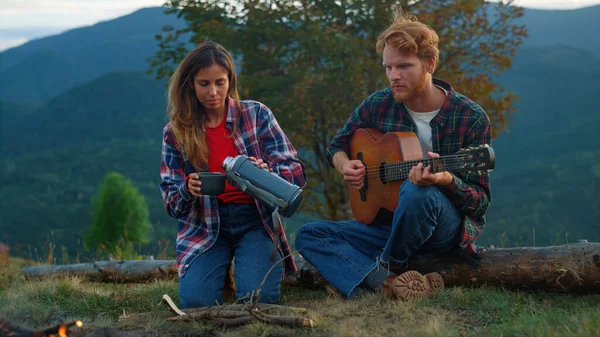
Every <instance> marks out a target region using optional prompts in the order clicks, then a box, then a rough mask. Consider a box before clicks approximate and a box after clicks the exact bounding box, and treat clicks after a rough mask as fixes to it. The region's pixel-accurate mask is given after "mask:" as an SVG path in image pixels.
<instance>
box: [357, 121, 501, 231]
mask: <svg viewBox="0 0 600 337" xmlns="http://www.w3.org/2000/svg"><path fill="white" fill-rule="evenodd" d="M350 159H356V160H360V161H362V162H363V164H364V165H365V167H366V172H365V178H364V186H363V187H362V188H361V189H360V190H358V189H356V188H353V187H349V188H348V189H349V198H350V207H351V208H352V213H353V214H354V218H355V219H356V220H357V221H358V222H360V223H363V224H371V223H372V222H373V220H375V218H376V217H378V215H380V212H382V211H383V212H384V213H388V214H389V213H390V212H391V213H393V212H394V210H395V209H396V207H397V205H398V193H399V192H400V186H401V185H402V182H403V181H404V180H405V179H406V178H408V173H409V172H410V169H411V168H412V167H413V166H415V165H417V164H418V163H420V162H422V163H423V167H426V166H431V167H432V171H433V172H434V173H437V172H443V171H448V172H470V173H479V174H483V173H484V172H486V171H487V172H489V171H491V170H493V169H494V165H495V156H494V151H493V150H492V148H491V147H490V146H488V145H481V146H477V147H470V148H466V149H461V150H460V151H458V152H457V153H456V154H453V155H448V156H440V157H439V158H423V153H422V152H421V144H420V143H419V139H418V138H417V135H416V134H414V133H412V132H388V133H386V134H383V133H382V132H380V131H377V130H376V129H358V130H356V131H355V132H354V133H353V134H352V137H351V139H350Z"/></svg>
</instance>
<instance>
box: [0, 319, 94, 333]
mask: <svg viewBox="0 0 600 337" xmlns="http://www.w3.org/2000/svg"><path fill="white" fill-rule="evenodd" d="M82 325H83V323H82V322H81V321H79V320H77V321H73V322H68V323H60V324H58V325H55V326H53V327H50V328H46V329H44V330H29V329H25V328H22V327H19V326H16V325H13V324H11V323H10V322H6V321H4V320H2V319H0V337H67V336H69V328H72V327H74V326H76V327H81V326H82Z"/></svg>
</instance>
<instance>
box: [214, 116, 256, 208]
mask: <svg viewBox="0 0 600 337" xmlns="http://www.w3.org/2000/svg"><path fill="white" fill-rule="evenodd" d="M226 117H227V115H225V116H223V120H222V121H221V123H219V125H218V126H216V127H214V128H209V127H205V128H204V129H205V131H206V142H207V144H208V171H210V172H221V173H225V171H223V168H222V167H221V165H222V164H223V160H225V158H226V157H235V156H237V155H239V152H238V150H237V148H236V147H235V144H234V142H233V138H231V137H230V135H231V133H230V132H229V130H227V129H226V128H225V121H226V120H227V118H226ZM217 200H219V202H221V203H234V204H253V203H254V198H252V197H251V196H250V195H249V194H247V193H244V192H242V191H241V190H240V189H239V188H237V187H234V186H231V185H229V182H225V191H224V192H223V193H221V194H219V195H217Z"/></svg>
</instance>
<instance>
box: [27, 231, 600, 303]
mask: <svg viewBox="0 0 600 337" xmlns="http://www.w3.org/2000/svg"><path fill="white" fill-rule="evenodd" d="M296 263H297V265H298V271H297V272H296V273H294V274H292V275H290V276H288V277H286V278H285V279H284V283H287V284H290V285H309V286H310V285H313V286H324V285H326V284H327V281H326V280H325V279H324V278H323V277H322V276H321V275H320V273H319V272H318V271H317V270H316V269H315V268H314V267H313V266H311V265H310V264H309V263H308V262H306V261H305V260H304V259H303V258H302V257H296ZM390 269H391V270H392V271H394V272H397V273H400V272H402V271H404V270H409V269H410V270H417V271H419V272H421V273H428V272H432V271H437V272H439V273H440V274H441V275H442V277H443V278H444V281H445V283H446V285H449V286H480V285H483V284H489V285H495V286H503V287H505V288H520V289H539V290H544V291H560V292H570V293H600V243H587V242H586V243H576V244H568V245H560V246H549V247H523V248H490V249H487V250H486V252H485V253H484V255H483V258H482V259H481V264H480V266H479V267H478V268H472V267H470V266H469V265H468V264H467V263H466V262H465V261H464V259H463V258H462V257H461V256H457V255H445V256H433V255H420V256H418V257H416V258H414V259H411V260H410V261H409V263H408V268H405V267H404V266H391V267H390ZM22 274H23V275H24V276H25V277H26V278H28V279H33V278H44V277H53V276H57V275H64V274H70V275H77V276H81V277H85V278H87V279H90V280H93V281H102V282H146V281H149V280H151V279H155V278H171V279H177V270H176V268H175V261H171V260H163V261H159V260H143V261H101V262H95V263H80V264H75V265H62V266H36V267H25V268H23V270H22Z"/></svg>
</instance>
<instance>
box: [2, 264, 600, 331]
mask: <svg viewBox="0 0 600 337" xmlns="http://www.w3.org/2000/svg"><path fill="white" fill-rule="evenodd" d="M16 262H17V261H15V263H16ZM17 264H18V263H17ZM21 265H22V264H21ZM11 268H13V269H12V270H19V269H18V266H17V267H11ZM7 280H8V284H7V287H6V288H4V290H2V289H0V313H1V315H0V316H2V317H3V318H5V319H7V320H9V321H11V322H13V323H16V324H20V325H23V326H25V327H29V328H41V327H45V326H48V325H50V324H52V323H53V321H55V320H57V319H58V318H61V319H65V320H74V319H80V320H82V321H83V322H84V326H83V327H82V328H81V329H77V330H76V333H75V334H74V335H75V336H85V335H86V334H88V333H94V334H96V335H102V334H106V333H108V334H110V335H115V336H158V335H160V336H209V335H210V336H215V335H220V336H315V337H320V336H409V335H410V336H471V335H474V336H499V335H535V336H598V335H600V311H599V310H598V307H599V305H600V296H598V295H589V296H579V297H577V296H568V295H560V294H540V293H525V292H509V291H505V290H503V289H498V288H477V289H466V288H459V287H456V288H450V289H447V290H446V291H444V292H443V293H441V294H439V295H436V296H434V297H432V298H429V299H427V300H424V301H421V302H417V303H406V302H399V301H392V300H389V299H386V298H384V297H383V296H382V295H381V294H378V293H370V294H365V295H363V296H361V297H359V298H357V299H355V300H352V301H346V300H340V299H331V298H327V297H326V293H325V291H323V290H322V289H307V288H302V287H284V288H283V289H282V296H281V300H280V304H281V305H287V306H293V307H296V308H302V309H304V310H301V313H304V314H305V315H306V316H307V317H309V318H311V319H313V320H314V322H315V327H314V328H313V329H306V328H302V329H291V328H285V327H279V326H273V325H267V324H261V323H256V324H251V325H247V326H244V327H240V328H236V329H223V328H221V327H219V326H217V325H215V324H213V323H209V322H191V323H186V322H169V321H167V320H166V317H168V316H170V315H171V314H170V313H169V312H168V311H167V309H166V307H165V306H157V305H158V304H159V302H160V300H161V297H162V295H163V294H168V295H169V296H171V297H172V298H173V300H174V301H175V302H176V303H178V300H179V298H178V296H177V286H178V285H177V282H176V281H156V282H152V283H149V284H103V283H90V282H85V281H83V280H82V279H78V278H63V279H56V280H42V281H35V282H29V281H23V280H20V279H19V278H18V277H17V276H15V275H14V274H13V275H12V276H10V277H9V278H7ZM280 314H282V315H290V313H289V312H288V311H286V312H281V313H280ZM103 328H104V330H99V329H103Z"/></svg>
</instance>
